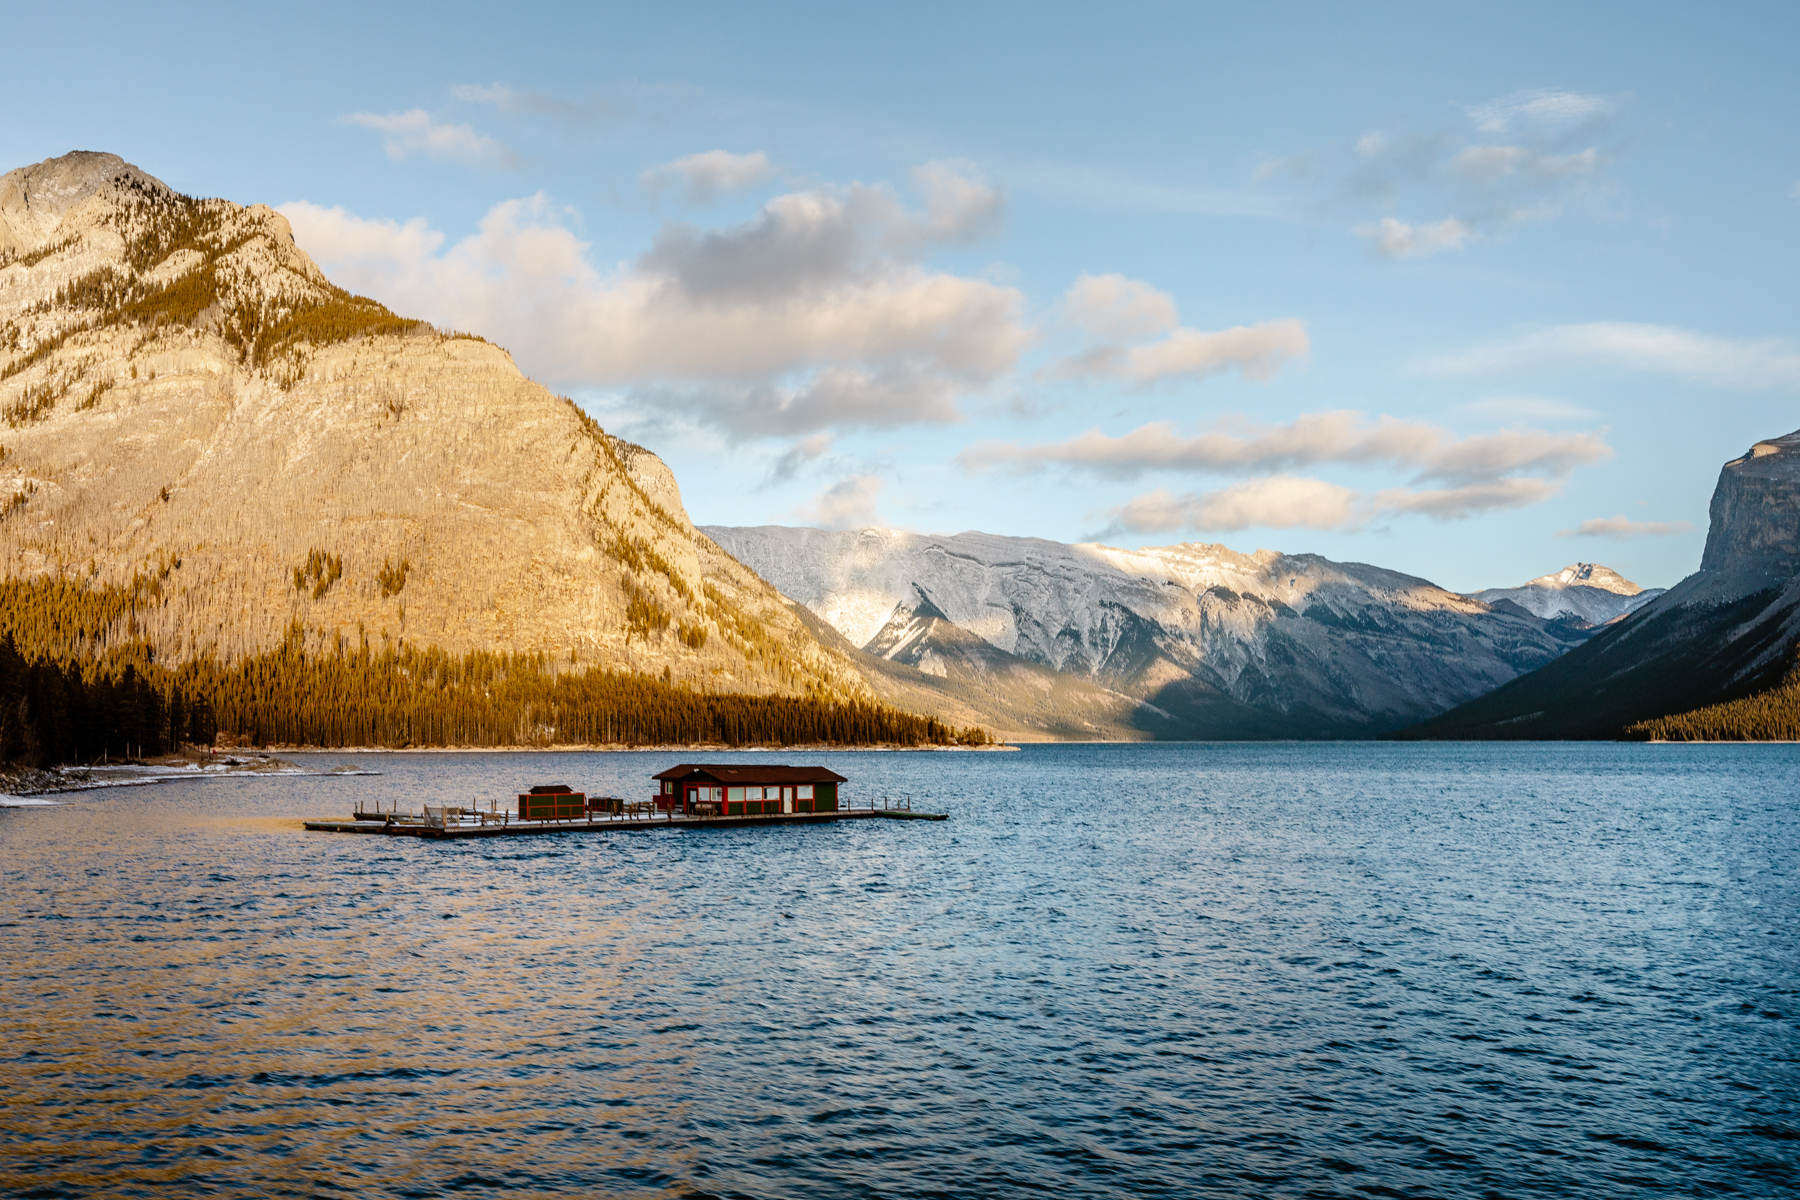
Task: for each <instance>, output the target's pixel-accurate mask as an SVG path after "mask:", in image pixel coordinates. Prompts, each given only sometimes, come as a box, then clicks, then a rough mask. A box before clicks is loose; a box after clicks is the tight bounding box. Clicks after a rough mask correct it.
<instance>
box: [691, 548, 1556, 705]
mask: <svg viewBox="0 0 1800 1200" xmlns="http://www.w3.org/2000/svg"><path fill="white" fill-rule="evenodd" d="M703 532H705V533H707V534H708V535H710V536H711V537H712V538H713V539H714V540H715V541H717V542H718V543H719V544H720V545H721V546H722V547H724V548H725V549H726V550H727V551H729V552H730V553H731V554H733V555H734V556H736V557H737V558H739V559H740V560H742V561H743V562H745V563H746V564H748V565H749V566H751V567H752V568H753V569H755V570H756V571H757V572H758V573H760V574H761V575H763V577H764V578H766V579H768V580H769V581H770V582H771V583H773V584H774V585H775V586H776V587H777V588H778V589H779V590H781V591H782V592H783V594H785V595H787V596H788V597H790V598H791V599H793V600H795V601H797V602H798V603H800V604H803V605H805V606H806V607H807V608H808V609H810V610H811V611H812V612H813V613H815V614H816V615H817V616H819V617H820V618H822V619H823V620H824V621H826V622H828V623H829V624H830V625H831V626H832V627H833V628H835V629H836V630H837V631H839V632H840V633H842V634H843V635H844V637H845V638H846V639H847V640H848V641H849V642H850V643H851V644H853V645H856V646H860V647H863V648H864V649H865V650H866V651H867V652H868V653H870V654H875V655H880V656H892V657H896V658H898V659H902V660H904V661H907V662H909V663H912V664H916V665H918V666H919V667H920V668H921V669H922V670H925V671H928V672H939V675H938V678H939V679H940V680H941V681H943V682H944V683H945V684H946V685H947V686H949V687H950V688H951V689H952V690H955V691H957V692H958V693H959V694H961V695H964V696H968V697H977V696H979V695H980V694H981V692H982V689H983V688H984V687H985V686H987V683H986V679H985V676H984V673H983V670H982V669H981V667H980V666H979V664H978V661H977V660H978V659H979V658H980V655H981V654H982V653H983V651H981V649H980V647H979V646H976V645H974V644H973V642H979V643H982V644H984V645H985V646H986V648H987V650H986V653H998V654H1004V655H1006V656H1008V657H1009V658H1010V659H1013V660H1019V661H1023V662H1026V663H1031V664H1036V665H1037V666H1039V667H1042V668H1048V669H1049V670H1051V671H1054V672H1056V673H1057V674H1058V675H1060V676H1062V677H1063V678H1064V679H1067V680H1073V681H1082V682H1086V683H1089V684H1098V685H1100V686H1102V687H1103V688H1105V689H1106V692H1107V694H1109V695H1118V696H1127V697H1131V698H1133V699H1134V700H1135V701H1137V702H1138V704H1139V706H1140V707H1139V708H1138V709H1137V710H1136V711H1135V713H1133V714H1131V715H1130V717H1129V720H1130V722H1131V725H1130V730H1131V731H1135V732H1136V734H1137V736H1145V735H1147V734H1149V735H1154V736H1159V737H1197V738H1208V737H1213V738H1216V737H1320V736H1367V735H1369V734H1371V733H1374V732H1380V731H1384V730H1388V729H1393V728H1397V727H1400V726H1402V725H1405V724H1408V723H1410V722H1412V721H1415V720H1419V719H1422V718H1423V717H1425V716H1428V715H1430V714H1432V713H1434V712H1438V711H1441V710H1443V709H1444V708H1447V707H1450V706H1452V705H1454V704H1456V703H1459V702H1461V701H1462V700H1466V699H1471V698H1473V697H1475V696H1477V695H1480V694H1482V693H1484V692H1486V691H1488V690H1491V689H1492V688H1494V687H1497V686H1499V685H1500V684H1501V683H1504V682H1506V681H1508V680H1510V679H1512V678H1514V677H1515V676H1517V675H1519V674H1521V673H1523V672H1524V671H1527V670H1530V669H1532V668H1534V667H1537V666H1540V665H1542V664H1543V663H1545V662H1548V661H1550V660H1551V659H1553V658H1555V657H1556V656H1558V655H1559V654H1561V653H1563V652H1564V651H1566V650H1567V649H1568V648H1569V647H1571V646H1573V645H1576V644H1577V643H1579V642H1580V641H1581V640H1582V639H1583V638H1584V637H1585V636H1586V634H1585V632H1584V631H1582V630H1581V629H1580V628H1579V627H1577V626H1576V625H1575V624H1573V623H1570V622H1550V621H1544V620H1541V619H1539V618H1537V617H1535V616H1533V615H1531V614H1530V613H1527V612H1525V611H1523V610H1514V609H1509V608H1505V607H1501V608H1496V607H1495V606H1491V605H1488V604H1485V603H1482V602H1481V601H1479V600H1476V599H1472V598H1470V597H1468V596H1463V595H1458V594H1457V593H1454V592H1450V591H1447V590H1445V589H1443V588H1440V587H1437V586H1436V585H1434V584H1432V583H1430V582H1428V581H1426V580H1423V579H1418V578H1415V577H1413V576H1409V575H1404V574H1402V573H1400V572H1396V571H1389V570H1385V569H1383V568H1380V567H1374V566H1369V565H1367V564H1362V563H1336V562H1331V561H1330V560H1327V559H1324V558H1320V557H1319V556H1317V555H1310V554H1299V555H1284V554H1280V553H1277V552H1275V551H1268V550H1263V551H1258V552H1256V553H1255V554H1240V553H1238V552H1236V551H1233V550H1230V549H1228V548H1226V547H1223V546H1215V545H1205V544H1188V545H1180V546H1169V547H1161V548H1153V549H1145V550H1121V549H1116V548H1113V547H1107V546H1099V545H1065V544H1063V543H1059V542H1050V541H1043V540H1040V539H1033V538H1010V537H1002V536H998V535H993V534H985V533H961V534H955V535H949V536H938V535H926V534H913V533H905V532H901V531H897V530H882V529H869V530H860V531H848V532H838V531H828V530H817V529H802V528H790V527H782V526H760V527H754V528H744V527H722V526H706V527H703Z"/></svg>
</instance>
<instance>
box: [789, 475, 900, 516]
mask: <svg viewBox="0 0 1800 1200" xmlns="http://www.w3.org/2000/svg"><path fill="white" fill-rule="evenodd" d="M881 488H882V481H881V477H880V476H878V475H852V476H850V477H849V478H847V479H841V480H839V481H838V482H837V483H834V484H832V485H831V486H830V487H829V488H826V489H825V491H823V492H821V493H820V494H819V495H818V496H817V497H815V498H814V499H813V500H811V501H810V502H809V503H807V504H803V505H801V506H800V507H799V508H798V509H796V510H795V512H794V515H795V516H797V517H799V518H800V519H801V520H803V521H805V522H806V523H808V524H809V525H819V526H822V527H824V528H826V529H868V528H871V527H873V526H879V525H880V524H881V518H880V516H879V514H878V512H877V504H878V502H879V500H880V499H881Z"/></svg>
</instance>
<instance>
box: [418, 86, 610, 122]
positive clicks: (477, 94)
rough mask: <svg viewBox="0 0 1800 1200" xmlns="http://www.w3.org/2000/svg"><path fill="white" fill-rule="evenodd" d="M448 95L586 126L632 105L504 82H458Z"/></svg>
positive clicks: (511, 113)
mask: <svg viewBox="0 0 1800 1200" xmlns="http://www.w3.org/2000/svg"><path fill="white" fill-rule="evenodd" d="M450 94H451V96H453V97H454V98H456V99H457V100H460V101H462V102H463V103H465V104H485V105H488V106H490V107H492V108H494V109H496V110H497V111H499V112H502V113H506V114H508V115H509V116H525V117H553V118H555V119H556V120H558V121H562V122H564V123H567V124H571V125H589V124H592V123H594V122H596V121H601V120H607V119H616V118H618V117H621V116H623V115H625V114H626V113H627V112H629V111H630V110H631V108H632V105H631V103H630V101H629V100H628V99H626V98H624V97H621V96H588V97H586V98H584V99H580V100H570V99H568V98H566V97H563V96H557V95H554V94H552V93H550V92H542V91H538V90H536V89H534V88H515V87H511V86H509V85H507V84H504V83H461V84H457V85H456V86H455V87H452V88H451V89H450Z"/></svg>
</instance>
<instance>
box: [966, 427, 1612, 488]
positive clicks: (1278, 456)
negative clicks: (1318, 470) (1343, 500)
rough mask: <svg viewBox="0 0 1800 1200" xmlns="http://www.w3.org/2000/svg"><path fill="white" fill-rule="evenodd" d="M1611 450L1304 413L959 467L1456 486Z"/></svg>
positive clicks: (1088, 437)
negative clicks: (1340, 470)
mask: <svg viewBox="0 0 1800 1200" xmlns="http://www.w3.org/2000/svg"><path fill="white" fill-rule="evenodd" d="M1611 453H1612V450H1611V448H1610V447H1608V446H1607V444H1606V443H1605V441H1604V440H1603V439H1602V438H1601V437H1600V436H1599V435H1598V434H1595V433H1563V434H1558V433H1548V432H1544V431H1541V430H1529V429H1516V430H1502V431H1499V432H1496V433H1488V434H1476V435H1471V436H1466V437H1458V436H1456V435H1454V434H1452V433H1450V432H1449V431H1448V430H1445V429H1443V428H1440V427H1438V426H1435V425H1427V424H1423V423H1420V422H1415V421H1403V420H1399V419H1397V418H1394V417H1386V416H1384V417H1380V418H1377V419H1376V420H1374V421H1370V420H1369V419H1368V418H1367V417H1366V416H1364V415H1363V414H1362V413H1357V412H1350V411H1338V412H1323V413H1306V414H1303V415H1301V416H1299V417H1296V418H1295V419H1294V420H1293V421H1291V422H1289V423H1287V424H1285V425H1265V426H1250V427H1247V428H1244V427H1240V428H1224V427H1217V428H1214V429H1211V430H1206V431H1203V432H1200V433H1197V434H1192V435H1184V434H1182V433H1181V432H1180V431H1179V430H1178V429H1177V428H1176V427H1175V426H1174V425H1173V424H1172V423H1171V422H1167V421H1156V422H1152V423H1150V424H1147V425H1142V426H1139V427H1138V428H1137V429H1134V430H1132V431H1130V432H1129V433H1125V434H1122V435H1119V436H1112V435H1109V434H1104V433H1101V432H1100V431H1099V430H1098V429H1092V430H1089V431H1088V432H1086V433H1083V434H1080V435H1078V436H1076V437H1074V438H1070V439H1068V440H1067V441H1063V442H1055V443H1050V444H1046V445H1036V446H1028V445H1019V444H1016V443H1008V442H988V443H983V444H981V445H977V446H973V447H971V448H970V449H969V450H967V451H965V452H964V453H963V455H962V456H961V459H960V461H961V462H962V463H963V464H964V465H965V466H967V467H970V468H973V469H977V470H979V469H983V468H991V467H1010V468H1014V469H1018V470H1040V469H1043V468H1045V467H1049V466H1061V467H1070V468H1075V469H1078V470H1082V471H1086V472H1089V473H1091V474H1094V475H1099V476H1102V477H1107V478H1117V479H1130V478H1136V477H1138V476H1140V475H1143V474H1145V473H1147V472H1151V471H1179V472H1189V473H1210V474H1253V473H1258V472H1268V471H1285V470H1290V469H1293V468H1296V467H1316V466H1321V465H1325V464H1334V463H1335V464H1339V465H1356V466H1372V465H1382V466H1389V467H1396V468H1399V469H1402V470H1405V471H1407V472H1409V473H1410V474H1411V475H1412V476H1413V477H1414V478H1415V479H1419V480H1433V481H1437V482H1442V483H1449V484H1455V485H1466V484H1472V483H1484V482H1490V481H1493V480H1496V479H1500V478H1503V477H1505V476H1509V475H1515V474H1518V473H1521V472H1524V473H1531V474H1547V475H1564V474H1567V473H1568V472H1569V471H1571V470H1573V469H1574V468H1575V467H1577V466H1581V465H1584V464H1587V463H1592V462H1597V461H1599V460H1601V459H1604V458H1607V457H1609V456H1610V455H1611Z"/></svg>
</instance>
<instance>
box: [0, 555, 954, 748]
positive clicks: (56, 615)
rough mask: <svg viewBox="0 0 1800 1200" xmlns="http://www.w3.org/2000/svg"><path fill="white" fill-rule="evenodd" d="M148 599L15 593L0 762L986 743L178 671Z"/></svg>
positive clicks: (418, 660) (429, 663)
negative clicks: (238, 745)
mask: <svg viewBox="0 0 1800 1200" xmlns="http://www.w3.org/2000/svg"><path fill="white" fill-rule="evenodd" d="M146 602H154V598H153V597H149V596H146V595H145V594H144V593H143V591H142V590H141V589H129V590H128V589H103V588H88V587H82V586H80V585H76V584H72V583H69V582H68V581H65V580H17V579H14V580H6V581H3V582H0V760H4V761H10V762H19V763H24V764H27V765H32V766H44V765H51V764H57V763H75V762H92V761H94V760H96V759H99V758H101V757H102V756H114V757H125V756H136V755H146V754H157V753H162V752H164V751H167V750H172V749H176V748H178V747H179V746H180V745H181V744H182V743H184V742H196V743H200V744H210V743H212V742H213V741H214V739H215V737H216V736H218V735H224V736H226V737H229V738H232V739H235V740H240V741H244V742H248V743H251V744H255V745H296V746H389V747H406V746H548V745H580V744H615V745H658V744H670V743H712V744H722V745H728V746H740V745H766V744H797V743H826V744H840V745H860V744H869V743H893V744H900V745H951V744H980V743H983V742H986V741H987V740H988V737H987V735H986V733H985V732H984V731H982V730H978V729H971V730H953V729H951V728H949V727H948V726H946V725H944V724H943V723H942V722H939V721H937V720H935V719H933V718H929V717H920V716H915V715H913V714H910V713H904V712H901V711H899V710H897V709H893V708H889V707H887V706H885V705H881V704H877V703H873V702H868V701H859V700H843V699H837V698H829V697H822V696H758V695H744V694H734V693H720V694H713V693H703V692H697V691H692V690H689V689H686V688H682V687H678V686H675V685H673V684H670V683H666V682H664V681H662V680H660V679H655V678H652V677H649V676H644V675H637V674H632V673H627V672H620V671H611V670H605V669H588V670H579V671H578V670H573V669H568V668H562V669H558V666H557V664H555V663H554V662H553V661H552V660H551V659H550V657H549V656H547V655H541V654H509V653H474V654H467V655H461V656H456V655H450V654H446V653H444V652H443V651H441V650H437V649H432V648H418V647H413V646H409V645H405V644H401V645H399V646H397V647H388V648H384V649H381V650H371V649H370V648H369V647H368V646H366V645H363V646H358V647H347V646H344V645H341V644H340V645H338V646H335V647H333V648H331V649H329V650H324V651H320V650H316V649H313V650H309V649H308V648H307V647H306V645H305V638H304V636H303V635H302V633H301V631H300V630H299V629H298V627H296V628H295V629H293V630H292V631H290V634H289V636H288V638H287V639H286V641H284V643H283V644H282V645H281V646H279V647H277V648H275V649H274V650H271V651H269V652H266V653H263V654H258V655H253V656H249V657H245V658H241V659H237V660H235V661H232V662H229V663H224V662H219V661H217V660H216V659H212V658H199V659H193V660H190V661H187V662H183V663H180V664H178V665H175V666H173V667H169V666H165V665H163V664H161V663H159V662H157V661H156V658H155V655H154V652H153V651H152V650H151V648H150V647H149V646H147V645H146V644H144V643H143V642H141V641H122V640H116V639H115V638H114V637H113V636H112V633H111V631H114V630H116V629H118V628H120V627H121V626H123V627H125V628H129V626H130V619H129V618H130V616H131V613H132V611H133V609H134V607H135V606H137V605H139V604H141V603H146Z"/></svg>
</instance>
